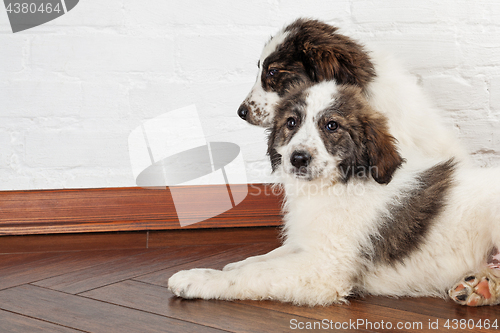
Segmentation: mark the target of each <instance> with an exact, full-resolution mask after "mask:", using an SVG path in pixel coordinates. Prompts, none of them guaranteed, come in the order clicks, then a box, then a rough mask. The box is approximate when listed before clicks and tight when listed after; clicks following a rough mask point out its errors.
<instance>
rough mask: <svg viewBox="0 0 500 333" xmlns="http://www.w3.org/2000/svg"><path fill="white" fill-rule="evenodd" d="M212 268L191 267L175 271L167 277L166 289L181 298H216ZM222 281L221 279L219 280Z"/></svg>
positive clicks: (215, 272) (215, 275)
mask: <svg viewBox="0 0 500 333" xmlns="http://www.w3.org/2000/svg"><path fill="white" fill-rule="evenodd" d="M219 273H221V271H217V270H214V269H201V268H196V269H191V270H188V271H180V272H177V273H175V274H174V275H172V276H171V277H170V279H168V289H169V290H170V291H171V292H172V293H174V295H176V296H179V297H182V298H216V297H214V296H213V295H214V294H215V293H216V292H217V290H214V289H219V288H217V287H218V286H217V276H218V275H219ZM220 282H222V281H220Z"/></svg>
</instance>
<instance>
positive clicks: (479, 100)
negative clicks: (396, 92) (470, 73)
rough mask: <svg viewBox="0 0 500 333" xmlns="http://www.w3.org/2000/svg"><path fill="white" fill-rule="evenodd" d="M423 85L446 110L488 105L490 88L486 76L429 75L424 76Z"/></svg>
mask: <svg viewBox="0 0 500 333" xmlns="http://www.w3.org/2000/svg"><path fill="white" fill-rule="evenodd" d="M423 86H424V89H425V90H426V91H427V93H428V94H429V95H430V96H431V97H432V98H433V100H434V101H435V102H436V104H437V105H438V106H439V107H440V108H443V109H445V110H474V109H483V108H487V107H488V88H487V84H486V81H485V78H484V77H472V78H470V79H464V78H462V77H458V76H452V75H439V76H428V77H423Z"/></svg>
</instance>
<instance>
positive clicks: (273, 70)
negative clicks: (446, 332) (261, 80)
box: [266, 69, 278, 77]
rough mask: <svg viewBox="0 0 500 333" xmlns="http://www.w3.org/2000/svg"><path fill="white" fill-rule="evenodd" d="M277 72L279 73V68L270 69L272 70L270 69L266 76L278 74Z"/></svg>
mask: <svg viewBox="0 0 500 333" xmlns="http://www.w3.org/2000/svg"><path fill="white" fill-rule="evenodd" d="M276 73H278V70H277V69H270V70H268V71H267V74H266V76H267V77H271V76H274V75H276Z"/></svg>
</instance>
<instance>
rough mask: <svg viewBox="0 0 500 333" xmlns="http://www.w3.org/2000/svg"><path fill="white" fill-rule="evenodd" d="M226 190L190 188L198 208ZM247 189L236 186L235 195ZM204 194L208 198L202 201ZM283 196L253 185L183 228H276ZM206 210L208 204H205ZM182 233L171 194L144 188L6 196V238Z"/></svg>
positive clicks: (2, 226)
mask: <svg viewBox="0 0 500 333" xmlns="http://www.w3.org/2000/svg"><path fill="white" fill-rule="evenodd" d="M221 186H223V187H224V188H225V185H213V186H190V187H184V188H183V190H184V191H185V192H184V195H185V196H186V197H187V198H193V203H192V204H193V205H200V204H203V202H201V201H200V200H202V199H200V198H201V197H202V196H204V197H208V198H210V194H211V193H213V192H220V188H221ZM244 186H246V185H237V186H231V189H232V191H233V192H235V191H243V190H244ZM200 193H201V194H203V195H202V196H200ZM280 201H281V198H280V196H279V195H276V194H274V193H273V191H272V190H271V188H270V187H269V186H267V185H264V184H250V185H248V195H247V197H246V198H245V200H243V202H241V203H240V204H239V205H237V206H236V207H235V208H233V209H231V210H229V211H227V212H225V213H223V214H220V215H218V216H216V217H213V218H210V219H208V220H205V221H203V222H199V223H196V224H192V225H189V226H186V227H184V228H182V229H199V228H228V227H256V226H276V225H279V224H280V221H281V214H280ZM204 204H205V205H206V204H207V202H205V203H204ZM169 229H181V227H180V225H179V221H178V219H177V215H176V211H175V207H174V203H173V200H172V196H171V194H170V191H169V190H150V189H143V188H139V187H130V188H105V189H72V190H40V191H4V192H0V235H28V234H53V233H82V232H110V231H138V230H169Z"/></svg>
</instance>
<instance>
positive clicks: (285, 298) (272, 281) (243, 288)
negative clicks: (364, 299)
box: [168, 252, 352, 306]
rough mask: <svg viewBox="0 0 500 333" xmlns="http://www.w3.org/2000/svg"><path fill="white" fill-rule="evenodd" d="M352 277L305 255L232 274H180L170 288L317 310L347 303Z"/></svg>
mask: <svg viewBox="0 0 500 333" xmlns="http://www.w3.org/2000/svg"><path fill="white" fill-rule="evenodd" d="M325 259H326V258H325ZM350 276H351V274H350V272H344V273H341V272H339V271H338V270H337V269H335V267H332V265H331V264H330V263H329V262H327V261H326V260H320V259H319V258H318V257H317V256H316V257H315V256H314V255H311V254H309V253H305V252H301V253H291V254H288V255H284V256H281V257H278V258H272V259H269V260H265V261H260V262H252V263H248V264H247V265H244V266H241V267H238V268H235V269H233V270H229V271H219V270H213V269H192V270H188V271H180V272H178V273H176V274H174V275H173V276H172V277H170V279H169V280H168V288H169V289H170V290H171V291H172V292H173V293H174V294H175V295H177V296H180V297H184V298H203V299H224V300H232V299H253V300H261V299H272V300H279V301H282V302H292V303H295V304H301V305H311V306H313V305H328V304H332V303H340V302H345V297H347V296H348V295H349V293H350V291H351V288H352V280H351V278H350Z"/></svg>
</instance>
